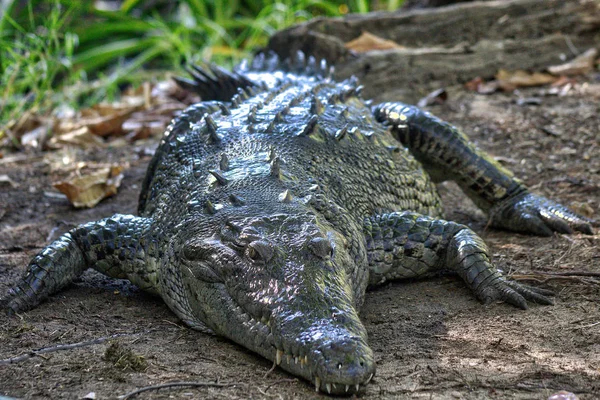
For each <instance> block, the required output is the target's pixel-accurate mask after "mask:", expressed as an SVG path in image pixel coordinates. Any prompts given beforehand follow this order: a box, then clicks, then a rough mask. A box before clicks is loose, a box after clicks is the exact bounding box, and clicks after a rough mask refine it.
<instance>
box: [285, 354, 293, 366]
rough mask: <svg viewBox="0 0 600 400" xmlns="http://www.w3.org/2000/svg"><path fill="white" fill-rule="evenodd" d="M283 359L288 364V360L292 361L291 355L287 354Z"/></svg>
mask: <svg viewBox="0 0 600 400" xmlns="http://www.w3.org/2000/svg"><path fill="white" fill-rule="evenodd" d="M285 360H286V361H287V363H288V365H289V364H290V362H291V361H292V356H290V355H289V354H286V355H285Z"/></svg>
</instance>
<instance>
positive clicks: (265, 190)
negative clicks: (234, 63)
mask: <svg viewBox="0 0 600 400" xmlns="http://www.w3.org/2000/svg"><path fill="white" fill-rule="evenodd" d="M327 73H328V68H327V66H326V65H325V64H323V63H322V64H320V65H317V63H316V62H315V60H314V59H313V58H309V59H308V60H305V59H304V56H303V55H299V56H298V59H297V60H296V61H295V62H289V61H288V62H287V64H282V63H281V62H280V61H279V60H278V59H277V58H276V57H273V56H270V57H265V56H264V55H259V56H258V57H257V58H255V60H254V61H253V63H252V65H251V66H250V67H241V68H240V69H239V70H238V71H237V72H236V73H230V72H227V71H224V70H222V69H220V68H217V67H212V66H211V67H208V69H202V68H195V69H194V70H193V71H192V74H193V77H194V80H186V79H179V80H178V81H179V82H180V84H181V85H183V86H185V87H188V88H190V89H192V90H196V91H197V92H198V93H199V94H200V95H201V96H203V98H204V99H205V100H210V101H205V102H203V103H199V104H197V105H195V106H192V107H190V108H189V109H187V110H185V111H184V112H183V113H182V115H180V116H179V117H178V118H177V119H175V120H174V121H173V123H172V124H171V125H170V127H169V128H168V129H167V131H166V133H165V136H164V138H163V140H162V142H161V144H160V146H159V148H158V150H157V152H156V154H155V156H154V158H153V160H152V161H151V163H150V165H149V167H148V173H147V176H146V179H145V181H144V184H143V187H142V193H141V195H140V204H139V214H140V216H139V217H135V216H127V215H115V216H113V217H110V218H106V219H104V220H101V221H97V222H92V223H89V224H85V225H81V226H79V227H77V228H75V229H74V230H72V231H71V232H69V233H66V234H64V235H63V236H62V237H61V238H59V239H58V240H57V241H55V242H54V243H52V244H51V245H49V246H48V247H47V248H46V249H44V250H43V251H42V252H41V253H40V254H39V255H38V256H37V257H35V258H34V259H33V260H32V262H31V264H30V266H29V268H28V272H27V273H26V275H25V277H24V278H23V279H22V280H21V281H20V282H18V283H17V284H16V285H15V287H14V288H13V289H11V291H10V292H9V294H8V296H7V297H6V298H5V299H4V300H3V305H4V306H5V307H6V308H8V309H9V310H10V311H12V312H20V311H25V310H27V309H29V308H31V307H33V306H35V305H36V304H38V303H39V302H40V301H41V300H43V299H44V298H46V297H47V296H49V295H50V294H52V293H54V292H56V291H57V290H60V289H61V288H62V287H64V286H65V285H66V284H68V283H69V282H70V281H72V280H73V279H74V278H75V277H76V276H78V275H79V274H81V273H82V272H83V271H84V270H85V269H86V268H90V267H91V268H94V269H96V270H98V271H101V272H103V273H106V274H108V275H110V276H113V277H119V278H123V277H126V278H128V279H130V280H131V281H132V282H134V283H135V284H137V285H139V286H140V287H142V288H143V289H145V290H148V291H150V292H153V293H157V294H159V295H160V296H161V297H162V298H163V299H164V301H165V302H166V303H167V305H168V306H169V307H170V308H171V309H172V310H173V312H175V313H176V314H177V315H178V316H179V318H181V319H182V320H183V321H184V322H185V323H186V324H188V325H189V326H191V327H193V328H195V329H199V330H206V331H212V332H215V333H217V334H219V335H223V336H225V337H228V338H230V339H231V340H233V341H235V342H237V343H239V344H241V345H243V346H245V347H247V348H248V349H251V350H253V351H255V352H257V353H259V354H261V355H263V356H264V357H266V358H268V359H270V360H273V361H274V362H276V363H277V364H280V365H281V367H282V368H284V369H285V370H287V371H289V372H290V373H292V374H294V375H297V376H300V377H303V378H305V379H307V380H309V381H311V382H312V383H314V385H315V388H316V390H321V391H325V392H328V393H332V394H345V393H355V392H356V391H358V390H359V389H360V386H361V385H365V384H367V383H368V382H369V381H370V379H371V378H372V376H373V374H374V372H375V364H374V361H373V353H372V351H371V349H370V348H369V346H368V344H367V334H366V331H365V328H364V326H363V325H362V323H361V321H360V319H359V317H358V311H357V310H358V309H359V308H360V306H361V304H362V302H363V299H364V295H365V291H366V289H367V287H368V286H373V285H377V284H379V283H381V282H383V281H384V280H386V279H399V278H407V277H415V276H422V275H427V274H431V273H435V272H436V271H439V270H442V269H446V270H452V271H455V272H456V273H457V274H458V275H459V276H460V277H461V278H462V279H463V280H464V281H465V282H466V283H467V284H468V285H469V286H470V287H471V288H472V290H473V291H474V293H475V295H476V296H477V297H478V298H479V299H480V300H481V301H483V302H490V301H495V300H503V301H507V302H509V303H511V304H514V305H516V306H518V307H521V308H526V307H527V300H530V301H533V302H537V303H541V304H551V303H552V301H551V300H550V299H549V298H548V296H549V295H550V293H549V292H547V291H544V290H541V289H536V288H530V287H526V286H523V285H520V284H518V283H515V282H511V281H508V280H506V279H505V278H504V277H503V276H502V275H501V274H500V272H498V271H497V270H496V269H495V268H494V267H493V265H492V264H491V262H490V257H489V251H488V250H487V247H486V246H485V244H484V243H483V241H482V240H481V239H480V238H479V237H478V236H477V235H476V234H475V233H474V232H473V231H471V230H470V229H469V228H468V227H466V226H463V225H459V224H456V223H453V222H448V221H444V220H442V219H440V216H441V213H442V209H441V204H440V199H439V197H438V194H437V192H436V189H435V185H434V181H433V180H432V178H431V176H433V177H434V178H435V179H436V180H442V179H448V178H454V179H456V180H457V181H458V182H459V184H461V186H462V187H463V188H464V189H465V191H466V192H467V193H468V194H469V195H470V196H471V197H472V198H473V199H474V200H475V201H476V203H477V204H479V205H480V206H481V207H482V208H483V209H484V210H486V211H488V212H489V213H490V215H491V217H492V220H493V222H494V223H495V224H496V225H498V226H501V227H504V228H508V229H513V230H518V231H527V232H532V233H538V234H548V233H551V232H553V231H558V232H571V231H574V230H577V231H582V232H586V233H590V232H591V228H590V221H587V220H585V219H584V218H582V217H579V216H577V215H575V214H573V213H572V212H570V211H568V210H566V209H565V208H564V207H562V206H560V205H558V204H556V203H554V202H551V201H550V200H547V199H544V198H541V197H539V196H536V195H533V194H531V193H529V192H528V191H527V188H526V187H525V186H524V185H523V184H522V183H520V182H519V181H518V180H516V179H515V178H513V177H512V174H510V173H509V172H508V171H506V170H504V169H503V168H502V167H500V166H499V165H498V164H497V163H494V162H493V160H492V159H491V158H490V157H489V156H487V155H486V154H484V153H482V152H481V151H479V150H477V149H476V148H475V147H474V146H473V145H472V144H471V143H469V142H468V140H467V138H466V136H464V135H463V134H462V133H460V132H459V131H458V130H457V129H456V128H454V127H452V126H450V125H448V124H446V123H444V122H442V121H440V120H438V119H436V118H435V117H432V116H430V115H429V114H426V113H423V112H421V111H420V110H418V109H415V108H413V107H410V106H406V105H403V104H400V103H385V104H381V105H378V106H375V107H374V108H373V110H371V109H370V107H369V106H368V103H367V102H365V101H364V100H362V99H361V97H360V94H359V91H360V87H358V86H357V83H356V81H355V80H354V79H350V80H346V81H344V82H335V81H333V80H331V79H330V78H329V77H328V76H327ZM386 125H391V126H392V127H391V129H387V126H386ZM399 141H401V142H402V143H403V144H404V146H402V143H399ZM426 171H428V172H429V173H430V174H431V176H430V174H429V173H428V172H426Z"/></svg>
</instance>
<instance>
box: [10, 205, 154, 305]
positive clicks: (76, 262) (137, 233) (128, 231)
mask: <svg viewBox="0 0 600 400" xmlns="http://www.w3.org/2000/svg"><path fill="white" fill-rule="evenodd" d="M150 225H151V220H150V219H148V218H140V217H135V216H132V215H121V214H116V215H114V216H112V217H110V218H105V219H102V220H99V221H95V222H90V223H87V224H83V225H79V226H78V227H76V228H74V229H72V230H71V231H70V232H67V233H65V234H63V235H62V236H61V237H59V238H58V239H57V240H55V241H54V242H52V243H51V244H50V245H48V246H47V247H45V248H44V249H43V250H42V251H40V252H39V253H38V254H37V255H36V256H35V257H34V258H33V259H32V260H31V262H30V263H29V266H28V267H27V270H26V271H25V274H24V275H23V277H22V278H21V279H20V280H19V281H18V282H17V283H16V285H15V286H14V287H13V288H11V289H10V290H9V292H8V295H7V296H6V297H5V298H4V299H2V300H0V306H2V308H7V309H8V311H9V312H20V311H25V310H28V309H31V308H33V307H35V306H36V305H37V304H39V303H40V302H41V301H43V300H44V299H46V298H47V297H48V296H49V295H51V294H52V293H55V292H57V291H59V290H60V289H62V288H64V287H65V286H67V285H68V284H69V283H71V282H72V281H73V280H74V279H75V278H77V277H78V276H80V275H81V274H82V273H83V271H85V270H86V269H87V268H89V267H91V268H94V269H96V270H98V271H99V272H102V273H104V274H106V275H109V276H111V277H114V278H129V279H131V280H135V282H134V283H136V284H138V285H139V284H140V283H142V284H143V282H144V278H146V280H147V284H146V286H147V287H143V285H142V288H143V289H146V290H150V291H152V287H153V284H152V279H151V277H150V274H146V275H145V276H141V275H139V274H137V273H136V272H137V271H141V270H143V269H142V268H141V265H142V264H143V263H144V262H145V260H144V259H145V257H146V254H145V253H146V252H145V251H144V249H143V247H142V246H143V244H144V242H145V241H146V236H147V233H148V231H149V228H150ZM132 278H134V279H132Z"/></svg>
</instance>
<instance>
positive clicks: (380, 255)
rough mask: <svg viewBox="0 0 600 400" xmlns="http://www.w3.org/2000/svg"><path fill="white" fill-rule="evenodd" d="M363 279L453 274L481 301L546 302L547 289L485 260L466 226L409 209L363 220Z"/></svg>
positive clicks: (484, 249) (523, 304) (481, 246)
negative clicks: (508, 274)
mask: <svg viewBox="0 0 600 400" xmlns="http://www.w3.org/2000/svg"><path fill="white" fill-rule="evenodd" d="M364 233H365V238H366V246H367V254H368V260H369V269H370V271H369V274H370V276H369V282H370V284H371V285H376V284H379V283H382V282H384V281H385V280H388V279H401V278H413V277H418V276H424V275H428V274H431V273H433V272H436V271H441V270H451V271H454V272H456V273H457V274H458V275H459V276H460V277H461V278H462V279H463V280H464V281H465V282H466V283H467V285H469V287H470V288H471V290H473V292H474V293H475V296H477V298H478V299H479V300H481V301H483V302H484V303H489V302H491V301H495V300H502V301H505V302H507V303H510V304H512V305H515V306H517V307H520V308H523V309H526V308H527V300H530V301H533V302H535V303H540V304H552V300H550V299H549V298H548V297H547V296H549V295H551V294H552V292H550V291H547V290H543V289H539V288H534V287H530V286H525V285H521V284H519V283H517V282H514V281H509V280H507V279H506V278H505V277H504V276H503V275H502V274H501V273H500V271H498V270H497V269H496V268H495V267H494V266H493V265H492V263H491V261H490V256H489V251H488V248H487V246H486V245H485V243H484V242H483V240H482V239H481V238H480V237H479V236H477V234H476V233H475V232H473V231H472V230H471V229H469V228H468V227H467V226H464V225H461V224H457V223H455V222H450V221H444V220H441V219H436V218H432V217H429V216H424V215H421V214H417V213H413V212H397V213H389V214H381V215H376V216H374V217H370V218H367V219H366V220H365V224H364Z"/></svg>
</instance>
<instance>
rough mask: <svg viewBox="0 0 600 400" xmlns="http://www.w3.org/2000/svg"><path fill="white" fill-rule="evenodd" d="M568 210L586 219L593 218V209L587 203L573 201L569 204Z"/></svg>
mask: <svg viewBox="0 0 600 400" xmlns="http://www.w3.org/2000/svg"><path fill="white" fill-rule="evenodd" d="M569 208H570V209H571V210H573V211H575V212H576V213H577V214H580V215H583V216H584V217H587V218H592V217H593V216H594V209H593V208H592V206H590V205H589V203H584V202H580V201H573V202H571V204H569Z"/></svg>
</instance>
